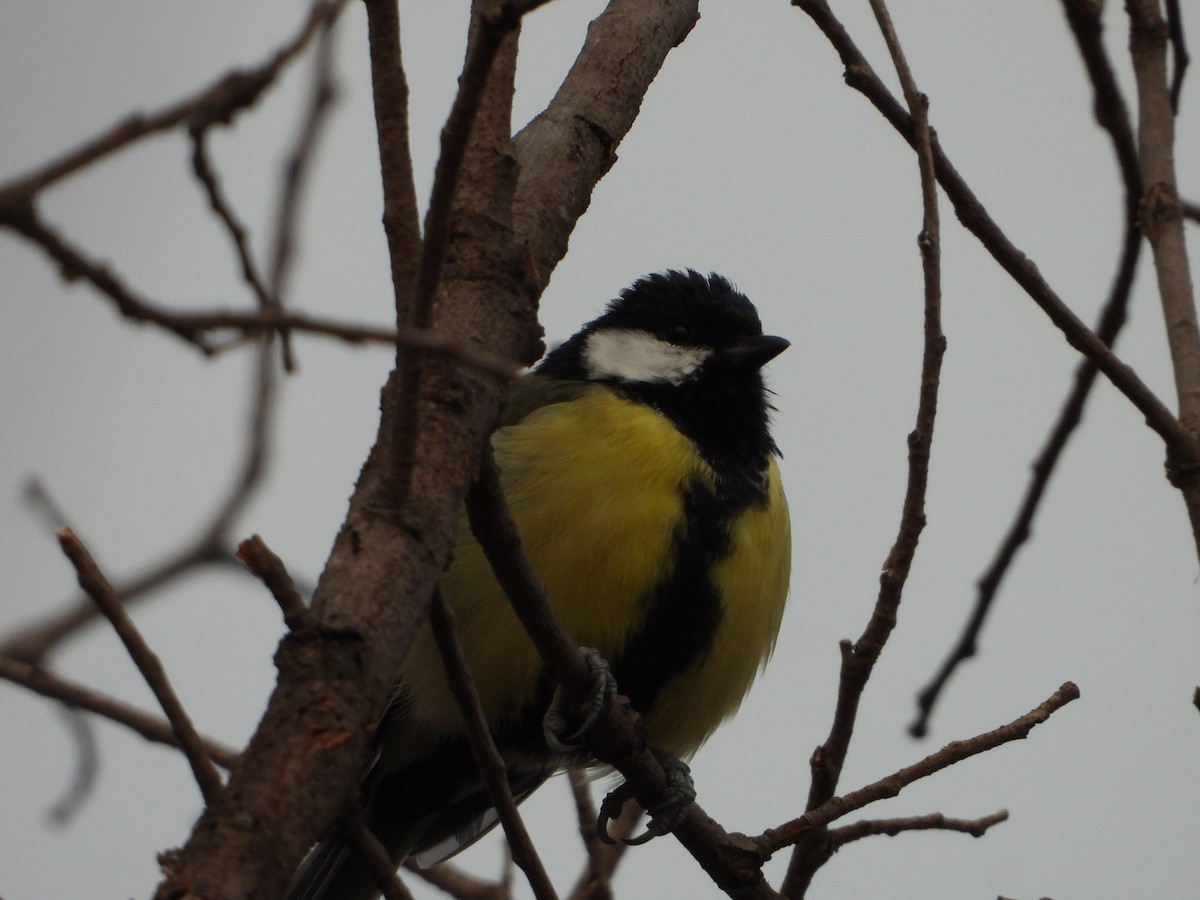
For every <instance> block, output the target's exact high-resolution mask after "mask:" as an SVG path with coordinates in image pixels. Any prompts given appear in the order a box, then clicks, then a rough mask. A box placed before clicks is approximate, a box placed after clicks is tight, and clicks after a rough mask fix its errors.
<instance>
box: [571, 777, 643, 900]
mask: <svg viewBox="0 0 1200 900" xmlns="http://www.w3.org/2000/svg"><path fill="white" fill-rule="evenodd" d="M567 777H568V778H569V779H570V781H571V794H572V796H573V797H574V799H575V812H576V819H577V822H578V825H579V837H580V839H581V840H582V841H583V846H584V848H585V849H586V850H587V863H586V864H585V866H584V869H583V872H582V873H580V875H579V878H578V879H577V880H576V882H575V887H574V888H572V890H571V900H612V898H613V891H612V884H611V879H612V876H613V873H614V872H615V871H616V869H617V865H618V863H620V862H621V860H622V859H623V858H624V856H625V851H626V850H628V849H629V845H628V844H627V843H625V842H626V840H628V839H629V838H631V837H633V834H634V832H635V831H636V830H637V827H638V824H639V823H640V822H641V819H642V816H643V815H645V810H643V809H642V808H641V807H640V806H638V804H636V803H626V804H625V806H624V807H622V809H621V814H620V815H619V816H617V818H616V819H615V820H613V822H612V823H611V824H610V825H609V826H608V833H609V835H610V836H611V837H612V839H613V842H612V843H611V844H609V843H605V842H603V841H601V840H600V838H599V836H598V835H597V834H596V804H595V803H593V802H592V792H591V789H590V785H589V782H588V778H587V776H586V775H584V773H583V772H582V771H580V770H579V769H571V770H570V771H569V772H567Z"/></svg>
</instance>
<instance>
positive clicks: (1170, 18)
mask: <svg viewBox="0 0 1200 900" xmlns="http://www.w3.org/2000/svg"><path fill="white" fill-rule="evenodd" d="M1167 30H1168V32H1169V34H1170V35H1171V55H1172V57H1173V58H1174V60H1173V61H1174V65H1173V67H1172V71H1171V112H1173V113H1175V115H1179V95H1180V94H1181V93H1182V92H1183V79H1184V76H1185V75H1186V74H1187V68H1188V63H1189V62H1191V57H1189V56H1188V51H1187V42H1186V41H1185V40H1184V36H1183V11H1182V10H1181V9H1180V8H1179V0H1167Z"/></svg>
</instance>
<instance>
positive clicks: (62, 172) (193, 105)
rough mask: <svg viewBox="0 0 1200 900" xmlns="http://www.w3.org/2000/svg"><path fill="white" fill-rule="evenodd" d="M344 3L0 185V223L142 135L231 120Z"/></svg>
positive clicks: (314, 10)
mask: <svg viewBox="0 0 1200 900" xmlns="http://www.w3.org/2000/svg"><path fill="white" fill-rule="evenodd" d="M346 2H347V0H317V2H314V3H313V4H312V7H311V8H310V10H309V14H308V17H307V18H306V19H305V20H304V23H303V24H302V25H301V26H300V30H299V32H298V33H297V35H296V36H295V37H294V38H292V40H291V41H289V42H288V43H287V44H285V45H284V46H283V47H281V48H280V49H279V50H277V51H276V52H275V53H274V54H272V56H271V57H270V58H269V59H267V60H265V61H264V62H262V63H260V64H259V65H258V66H256V67H255V68H253V69H247V70H244V71H233V72H229V73H228V74H226V75H223V76H222V77H221V78H219V79H217V81H215V82H214V83H212V84H211V85H209V86H208V87H206V88H203V89H202V90H200V91H198V92H197V93H195V94H193V95H192V96H190V97H187V98H185V99H183V100H180V101H178V102H176V103H173V104H171V105H170V106H167V107H164V108H163V109H160V110H158V111H156V112H151V113H144V114H134V115H131V116H129V118H127V119H125V120H124V121H121V122H118V123H117V124H115V125H113V126H111V127H110V128H109V129H107V130H106V131H103V132H101V133H100V134H98V135H96V136H95V137H93V138H91V139H89V140H87V141H84V142H83V143H82V144H80V145H79V146H78V147H76V148H75V149H73V150H69V151H67V152H66V153H64V154H63V155H62V156H60V157H59V158H58V159H55V160H52V161H50V162H49V163H47V164H46V165H44V166H42V167H41V168H39V169H37V170H35V171H33V172H29V173H27V174H25V175H21V176H18V177H17V178H13V179H11V180H9V181H7V182H5V183H3V184H0V225H2V224H9V223H8V213H9V212H10V211H11V210H12V209H14V208H20V207H24V206H26V205H28V204H30V203H32V201H33V198H34V196H35V195H37V194H38V193H40V192H41V191H43V190H45V189H46V188H48V187H50V186H51V185H53V184H55V183H57V182H58V181H61V180H62V179H63V178H66V177H67V176H68V175H72V174H74V173H75V172H78V171H80V170H81V169H84V168H87V167H88V166H90V165H92V164H93V163H95V162H96V161H97V160H99V159H101V158H103V157H105V156H108V155H109V154H111V153H115V152H116V151H118V150H121V149H123V148H124V147H126V146H128V145H129V144H132V143H135V142H136V141H139V140H141V139H142V138H146V137H149V136H150V135H153V134H157V133H158V132H160V131H168V130H170V129H172V128H176V127H178V126H179V125H183V124H186V123H188V122H201V123H212V122H223V123H229V122H231V121H232V120H233V118H234V117H235V116H236V115H237V114H238V113H239V112H241V111H242V110H244V109H248V108H249V107H251V106H253V105H254V104H255V103H256V102H257V101H258V98H259V97H260V96H262V94H263V92H264V91H266V90H267V88H269V87H271V85H272V84H274V83H275V79H276V78H277V77H278V76H279V73H280V72H281V71H282V70H283V68H284V67H285V66H286V65H287V64H288V63H290V62H291V61H292V60H293V59H295V58H296V57H297V56H298V55H299V54H300V53H301V52H303V50H304V48H305V47H306V46H308V42H309V41H310V40H312V38H313V35H315V34H316V33H317V32H318V30H319V29H320V28H321V27H322V26H323V25H324V24H325V23H326V22H328V21H330V20H331V19H332V18H333V17H334V16H336V15H337V13H338V12H339V11H340V10H341V8H342V7H343V6H344V5H345V4H346Z"/></svg>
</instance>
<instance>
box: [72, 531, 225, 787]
mask: <svg viewBox="0 0 1200 900" xmlns="http://www.w3.org/2000/svg"><path fill="white" fill-rule="evenodd" d="M58 542H59V544H60V545H61V546H62V549H63V553H65V554H66V556H67V558H68V559H69V560H71V564H72V565H73V566H75V571H76V573H77V574H78V575H79V586H80V587H81V588H83V589H84V591H86V592H87V594H88V595H89V596H90V597H91V598H92V599H93V600H95V601H96V605H97V606H99V607H100V611H101V612H102V613H104V616H105V618H107V619H108V621H109V622H111V623H112V626H113V630H114V631H115V632H116V633H117V637H119V638H120V639H121V643H123V644H124V645H125V649H126V650H127V651H129V655H130V657H131V658H132V659H133V661H134V664H135V665H136V666H137V667H138V671H140V672H141V673H142V677H143V678H144V679H145V680H146V684H147V685H148V686H149V687H150V690H151V691H153V692H154V696H155V698H156V699H157V700H158V703H159V705H160V706H161V707H162V709H163V712H164V713H166V716H167V720H168V721H169V722H170V723H171V728H172V730H173V731H174V732H175V734H176V736H177V737H178V738H179V747H180V749H181V750H182V751H183V755H184V756H185V757H186V758H187V761H188V763H189V765H191V767H192V774H193V775H195V777H196V783H197V784H198V785H199V786H200V792H201V793H202V794H203V795H204V801H205V802H206V803H212V802H214V801H215V800H216V799H217V797H218V796H219V795H220V793H221V775H220V773H219V772H218V771H217V770H216V768H215V767H214V766H213V762H212V760H211V759H210V758H209V756H208V752H207V751H206V750H205V748H204V743H203V741H201V740H200V735H199V734H198V733H197V732H196V729H195V727H194V726H193V725H192V720H191V717H189V716H188V714H187V710H185V709H184V708H183V703H181V702H180V700H179V696H178V695H177V694H176V693H175V690H174V688H172V687H171V683H170V681H169V680H168V679H167V673H166V671H165V670H164V669H163V666H162V662H160V661H159V658H158V657H157V656H156V655H155V654H154V652H153V651H152V650H151V649H150V647H149V646H148V645H147V644H146V641H145V640H144V639H143V638H142V635H141V633H140V632H139V631H138V630H137V626H135V625H134V624H133V620H132V619H131V618H129V614H128V613H127V612H126V611H125V607H123V606H122V605H121V601H120V600H119V599H118V598H117V595H116V593H115V592H114V591H113V589H112V585H111V584H109V583H108V579H107V578H105V577H104V573H102V572H101V571H100V568H99V566H97V565H96V561H95V560H94V559H92V556H91V554H90V553H88V551H87V548H86V547H84V546H83V543H82V542H81V541H80V540H79V538H77V537H76V536H75V534H74V532H72V531H70V530H69V529H66V528H64V529H62V530H61V531H59V532H58Z"/></svg>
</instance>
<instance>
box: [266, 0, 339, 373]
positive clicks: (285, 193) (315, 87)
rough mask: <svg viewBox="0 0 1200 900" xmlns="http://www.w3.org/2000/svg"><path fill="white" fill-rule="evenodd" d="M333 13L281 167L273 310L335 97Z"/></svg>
mask: <svg viewBox="0 0 1200 900" xmlns="http://www.w3.org/2000/svg"><path fill="white" fill-rule="evenodd" d="M335 21H336V16H330V17H329V18H328V19H326V20H325V22H324V23H323V24H322V26H321V32H320V36H319V37H318V38H317V50H316V57H315V59H314V62H313V79H312V88H311V89H310V91H309V101H308V111H307V113H306V114H305V117H304V124H303V125H302V126H301V128H300V134H299V135H298V136H297V138H296V142H295V145H294V146H293V148H292V151H291V153H290V154H289V155H288V159H287V162H286V163H285V164H284V167H283V185H282V188H281V190H280V192H279V209H278V211H277V213H276V215H275V242H274V250H273V252H272V255H271V269H270V273H271V274H270V281H269V282H268V285H269V290H268V295H267V296H268V304H267V305H268V306H269V307H270V308H272V309H274V310H276V311H280V312H281V311H282V310H283V298H284V295H285V294H286V293H287V281H288V275H289V274H290V272H291V262H292V254H293V252H294V248H295V242H296V237H295V234H296V221H297V218H298V212H299V208H300V197H301V194H302V193H303V191H304V186H305V183H306V182H307V180H308V173H309V171H310V169H311V168H312V159H313V154H314V152H315V151H316V145H317V139H318V137H319V136H320V133H321V129H322V126H323V125H324V123H325V121H326V119H327V118H328V114H329V110H330V107H331V106H332V104H333V100H334V96H335V93H336V91H335V87H334V83H333V39H332V35H333V30H332V29H333V24H334V22H335ZM279 337H280V342H281V344H282V347H281V350H282V353H283V367H284V369H285V370H287V371H288V372H291V371H292V370H293V368H294V365H295V363H294V360H293V358H292V343H291V338H290V336H289V333H288V329H287V328H286V327H281V328H280V329H279Z"/></svg>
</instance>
